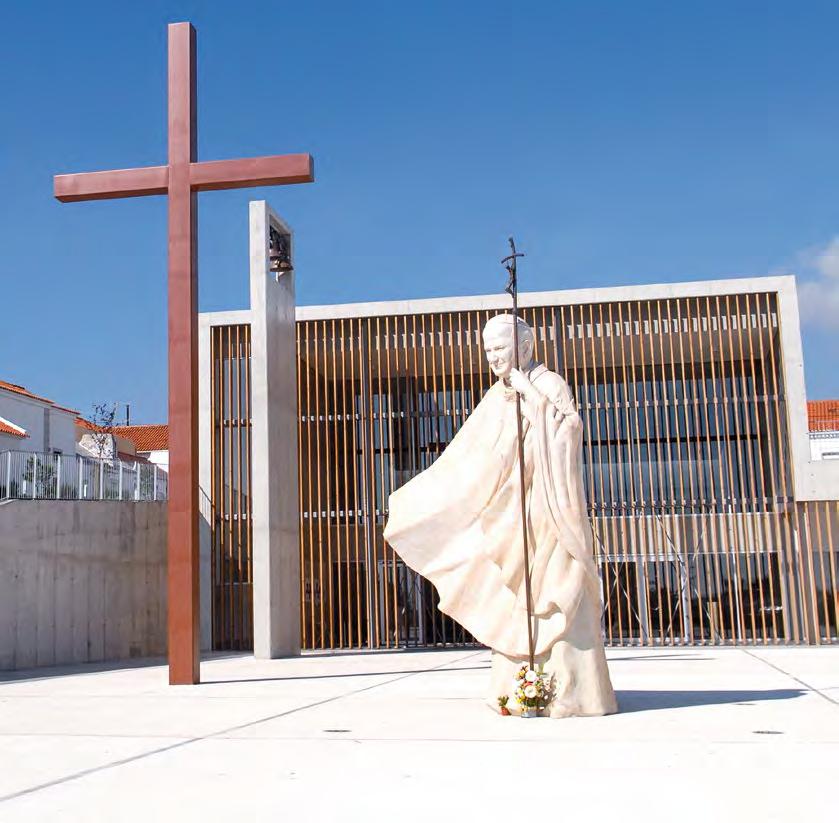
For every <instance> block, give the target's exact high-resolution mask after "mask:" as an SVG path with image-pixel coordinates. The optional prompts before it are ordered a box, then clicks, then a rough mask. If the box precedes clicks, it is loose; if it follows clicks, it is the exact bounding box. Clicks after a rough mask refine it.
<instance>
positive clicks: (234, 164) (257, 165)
mask: <svg viewBox="0 0 839 823" xmlns="http://www.w3.org/2000/svg"><path fill="white" fill-rule="evenodd" d="M314 179H315V161H314V160H313V158H312V155H311V154H277V155H274V156H273V157H246V158H244V159H242V160H208V161H205V162H203V163H191V164H190V166H189V182H190V185H191V186H192V189H193V191H218V190H220V189H244V188H251V187H253V186H285V185H288V184H289V183H311V182H312V181H313V180H314Z"/></svg>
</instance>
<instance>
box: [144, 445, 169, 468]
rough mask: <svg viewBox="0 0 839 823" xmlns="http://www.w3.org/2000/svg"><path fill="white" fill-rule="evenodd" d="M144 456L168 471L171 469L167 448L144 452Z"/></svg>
mask: <svg viewBox="0 0 839 823" xmlns="http://www.w3.org/2000/svg"><path fill="white" fill-rule="evenodd" d="M142 454H143V456H144V457H145V458H146V459H147V460H148V461H149V463H154V464H155V465H156V466H160V467H161V468H162V469H165V470H166V471H167V472H168V471H169V451H168V450H165V449H159V450H158V451H153V452H142Z"/></svg>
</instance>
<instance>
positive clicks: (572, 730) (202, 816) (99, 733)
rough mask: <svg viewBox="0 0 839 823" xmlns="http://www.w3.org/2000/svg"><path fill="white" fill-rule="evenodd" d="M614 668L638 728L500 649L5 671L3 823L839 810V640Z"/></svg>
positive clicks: (620, 657)
mask: <svg viewBox="0 0 839 823" xmlns="http://www.w3.org/2000/svg"><path fill="white" fill-rule="evenodd" d="M608 656H609V662H610V669H611V672H612V679H613V681H614V684H615V688H616V690H617V692H618V699H619V702H620V706H621V709H622V711H621V713H620V714H618V715H615V716H612V717H603V718H586V719H579V718H578V719H571V720H562V721H553V720H548V719H538V720H521V719H518V718H502V717H499V716H498V715H496V714H494V713H492V712H491V711H490V710H489V709H488V708H486V706H485V705H484V703H483V698H484V694H483V692H484V688H485V683H486V681H487V677H488V673H489V669H488V667H489V653H488V652H487V651H484V650H469V649H457V650H446V651H430V652H429V651H415V652H410V651H394V652H374V653H338V654H333V655H320V654H310V655H305V656H304V657H301V658H297V659H289V660H275V661H256V660H254V659H253V658H252V657H250V656H229V657H215V658H213V659H211V660H208V661H206V662H205V663H204V664H203V666H202V672H203V677H204V679H205V682H204V683H203V684H201V685H200V686H182V687H169V686H167V685H166V670H165V668H164V667H163V666H161V665H143V666H136V667H132V668H109V667H104V666H100V667H96V666H83V667H76V668H72V669H70V668H62V669H50V670H38V671H32V672H17V673H14V674H7V675H5V676H4V675H3V674H2V673H0V764H2V767H0V821H2V823H13V822H14V821H27V823H29V822H31V821H52V820H56V821H59V820H60V821H85V822H87V821H107V822H108V823H111V822H112V821H155V823H160V821H170V820H171V821H236V823H240V822H241V823H244V822H245V821H286V820H291V819H294V820H297V821H300V820H305V821H307V823H308V821H333V820H335V821H347V820H366V821H379V820H382V821H385V820H387V821H414V820H424V821H449V820H458V821H463V820H467V821H469V823H473V821H474V823H477V821H480V820H487V821H495V820H498V821H510V820H513V819H523V820H525V821H528V823H529V822H530V821H534V822H535V821H542V820H545V821H547V820H563V821H571V820H574V821H578V820H582V819H588V820H592V821H601V820H603V821H605V820H609V821H612V820H620V821H634V820H639V821H640V820H643V821H657V820H668V821H669V820H677V821H693V820H713V821H720V820H737V821H763V820H783V821H810V820H813V821H822V820H825V821H826V820H836V819H837V817H839V788H838V787H839V647H833V648H825V647H822V648H783V647H775V648H749V649H746V648H736V649H715V648H687V649H661V650H642V649H619V650H611V651H610V652H609V654H608ZM4 677H5V679H4Z"/></svg>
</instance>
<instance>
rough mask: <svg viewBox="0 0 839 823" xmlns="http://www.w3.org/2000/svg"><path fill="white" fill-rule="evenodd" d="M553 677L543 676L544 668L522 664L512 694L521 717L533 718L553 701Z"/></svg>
mask: <svg viewBox="0 0 839 823" xmlns="http://www.w3.org/2000/svg"><path fill="white" fill-rule="evenodd" d="M553 692H554V679H553V675H549V674H545V666H544V664H541V665H539V666H537V667H536V669H531V668H529V667H528V666H527V665H526V664H522V666H521V668H520V669H519V670H518V672H517V673H516V679H515V681H514V683H513V694H514V695H515V696H516V703H518V704H519V707H520V708H521V713H522V717H535V716H537V715H539V714H540V713H541V712H542V710H543V709H544V708H546V707H547V705H548V704H549V703H550V702H551V700H553Z"/></svg>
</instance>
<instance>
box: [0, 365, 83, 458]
mask: <svg viewBox="0 0 839 823" xmlns="http://www.w3.org/2000/svg"><path fill="white" fill-rule="evenodd" d="M77 416H78V412H77V411H74V410H73V409H68V408H65V407H64V406H59V405H58V404H57V403H54V402H53V401H52V400H48V399H47V398H46V397H40V396H38V395H37V394H33V393H32V392H30V391H28V390H27V389H26V388H24V387H23V386H18V385H17V384H15V383H8V382H6V381H5V380H0V451H29V452H42V453H52V454H75V453H76V417H77Z"/></svg>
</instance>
